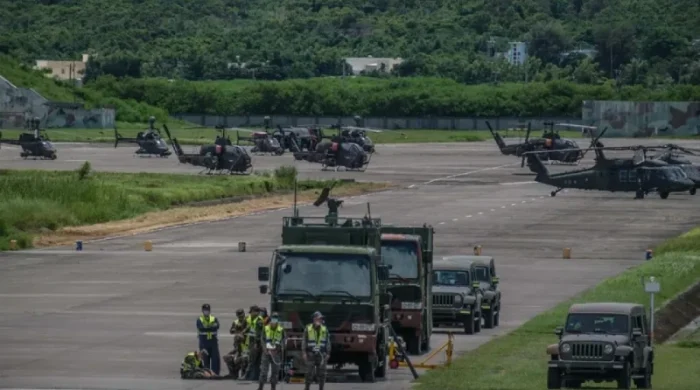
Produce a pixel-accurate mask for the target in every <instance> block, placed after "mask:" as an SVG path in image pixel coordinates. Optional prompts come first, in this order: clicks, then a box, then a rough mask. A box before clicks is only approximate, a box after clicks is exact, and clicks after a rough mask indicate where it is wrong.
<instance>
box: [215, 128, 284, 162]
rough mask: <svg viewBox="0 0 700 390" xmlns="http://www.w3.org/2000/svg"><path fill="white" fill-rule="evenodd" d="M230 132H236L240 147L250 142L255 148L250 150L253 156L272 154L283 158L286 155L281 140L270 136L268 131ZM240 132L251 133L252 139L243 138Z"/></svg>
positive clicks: (237, 143)
mask: <svg viewBox="0 0 700 390" xmlns="http://www.w3.org/2000/svg"><path fill="white" fill-rule="evenodd" d="M228 130H235V131H236V145H240V142H241V141H245V142H250V143H252V144H253V148H252V149H251V150H250V152H251V153H253V154H270V155H273V156H281V155H283V154H284V148H283V147H282V145H281V144H280V142H279V139H278V138H276V137H274V136H273V135H271V134H269V133H268V132H267V131H254V130H248V129H240V128H235V127H234V128H229V129H228ZM239 132H246V133H251V134H250V137H246V136H243V137H242V136H241V135H240V134H239Z"/></svg>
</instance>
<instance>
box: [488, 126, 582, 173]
mask: <svg viewBox="0 0 700 390" xmlns="http://www.w3.org/2000/svg"><path fill="white" fill-rule="evenodd" d="M544 125H545V127H549V131H547V130H546V129H545V131H544V133H543V134H542V138H536V139H530V132H531V131H532V126H531V123H528V124H527V132H526V133H525V142H523V143H519V144H512V145H506V143H505V141H504V140H503V138H502V137H501V135H500V134H498V132H496V131H494V130H493V128H492V127H491V124H490V123H489V122H488V121H486V126H487V127H488V128H489V131H490V132H491V135H492V136H493V139H494V140H495V141H496V145H498V148H499V149H500V150H501V153H502V154H504V155H506V156H518V157H521V156H522V155H523V153H525V152H532V151H546V152H547V153H542V154H541V157H540V159H541V160H544V161H559V162H563V163H577V162H578V161H579V160H581V159H582V158H583V155H584V153H583V151H582V150H581V148H580V147H579V146H578V144H577V143H576V141H574V140H570V139H565V138H561V136H560V135H559V132H555V131H554V126H572V125H570V124H568V123H557V124H554V122H545V123H544ZM590 129H595V127H592V126H591V127H590Z"/></svg>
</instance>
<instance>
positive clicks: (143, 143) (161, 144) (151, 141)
mask: <svg viewBox="0 0 700 390" xmlns="http://www.w3.org/2000/svg"><path fill="white" fill-rule="evenodd" d="M155 122H156V118H155V117H150V118H149V119H148V129H146V131H140V132H139V133H138V134H136V138H127V137H123V136H122V135H121V134H119V131H117V126H114V147H115V148H116V147H117V146H118V145H119V142H129V143H135V144H138V145H139V149H138V150H136V151H135V152H134V153H135V154H137V155H141V156H143V155H146V156H149V157H150V156H153V155H155V156H158V157H168V156H170V155H171V154H172V152H171V151H170V148H168V144H167V143H165V140H164V139H163V138H162V136H161V134H160V130H159V129H158V128H157V127H155V126H154V125H155Z"/></svg>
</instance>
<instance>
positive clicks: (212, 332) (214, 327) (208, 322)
mask: <svg viewBox="0 0 700 390" xmlns="http://www.w3.org/2000/svg"><path fill="white" fill-rule="evenodd" d="M197 334H198V339H199V349H200V350H202V349H204V350H206V351H207V355H206V356H205V358H204V366H205V367H207V368H211V370H212V371H214V373H215V374H216V375H219V365H220V363H221V362H220V361H219V360H220V357H219V336H218V334H219V319H218V318H216V317H214V316H213V315H211V306H210V305H209V304H208V303H205V304H203V305H202V315H201V316H200V317H199V318H197Z"/></svg>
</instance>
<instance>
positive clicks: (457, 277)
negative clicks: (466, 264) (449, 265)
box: [433, 270, 469, 286]
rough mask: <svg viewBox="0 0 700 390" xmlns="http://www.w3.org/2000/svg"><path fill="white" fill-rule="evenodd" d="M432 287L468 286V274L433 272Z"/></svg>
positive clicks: (464, 272)
mask: <svg viewBox="0 0 700 390" xmlns="http://www.w3.org/2000/svg"><path fill="white" fill-rule="evenodd" d="M433 286H469V272H467V271H446V270H440V271H433Z"/></svg>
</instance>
